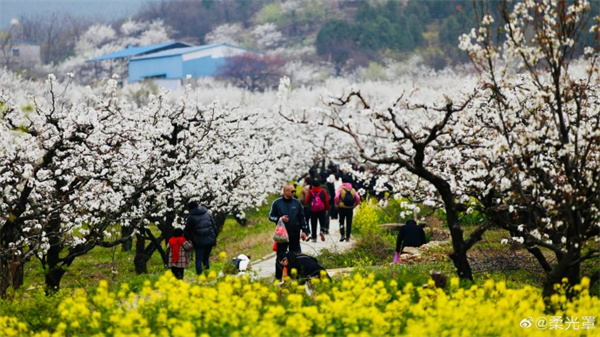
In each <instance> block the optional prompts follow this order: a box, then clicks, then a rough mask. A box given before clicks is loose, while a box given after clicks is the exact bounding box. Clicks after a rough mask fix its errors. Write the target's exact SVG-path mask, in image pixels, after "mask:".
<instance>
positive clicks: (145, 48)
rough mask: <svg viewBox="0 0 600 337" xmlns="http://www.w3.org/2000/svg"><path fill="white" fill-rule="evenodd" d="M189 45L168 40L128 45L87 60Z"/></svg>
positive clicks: (113, 57) (121, 56)
mask: <svg viewBox="0 0 600 337" xmlns="http://www.w3.org/2000/svg"><path fill="white" fill-rule="evenodd" d="M189 46H190V45H189V44H187V43H182V42H167V43H161V44H153V45H150V46H143V47H127V48H125V49H122V50H119V51H116V52H114V53H110V54H106V55H102V56H98V57H95V58H93V59H89V60H87V61H85V62H94V61H102V60H109V59H118V58H124V57H133V56H137V55H144V54H147V53H151V52H153V51H162V50H164V49H165V48H167V49H169V50H170V49H171V48H177V49H182V47H189Z"/></svg>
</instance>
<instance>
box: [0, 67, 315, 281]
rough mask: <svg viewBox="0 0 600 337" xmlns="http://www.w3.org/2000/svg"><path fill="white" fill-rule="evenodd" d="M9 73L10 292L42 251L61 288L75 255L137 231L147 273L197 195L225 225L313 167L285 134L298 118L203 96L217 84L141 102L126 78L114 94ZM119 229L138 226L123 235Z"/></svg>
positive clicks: (3, 219) (0, 272) (6, 232)
mask: <svg viewBox="0 0 600 337" xmlns="http://www.w3.org/2000/svg"><path fill="white" fill-rule="evenodd" d="M0 80H1V83H2V91H1V92H0V97H1V101H0V107H1V109H0V111H1V118H0V122H1V123H0V127H1V128H2V130H1V131H2V132H1V137H0V140H1V144H0V151H1V152H2V156H0V158H1V159H0V179H2V186H3V190H2V192H3V196H2V199H1V202H2V203H1V204H0V208H1V209H2V212H1V215H0V239H1V246H0V254H1V257H2V259H0V261H2V262H1V263H0V276H1V277H2V279H1V281H2V291H6V289H7V288H8V287H10V286H11V285H12V286H15V287H18V286H19V285H20V283H21V282H22V271H23V268H22V266H23V264H24V263H27V262H29V261H30V260H31V258H33V257H36V258H38V259H39V260H40V261H41V263H42V265H43V266H44V270H45V273H46V284H47V286H48V289H57V288H58V287H59V285H60V280H61V278H62V276H63V275H64V273H65V271H66V268H67V267H68V266H69V265H70V264H71V263H72V262H73V261H74V259H75V258H77V257H78V256H81V255H83V254H85V253H86V252H87V251H89V250H90V249H92V248H93V247H95V246H114V245H117V244H119V243H121V242H124V241H126V240H128V239H129V238H130V237H131V236H135V237H136V238H137V239H138V240H137V242H136V248H137V251H136V254H137V255H136V258H135V265H136V270H137V271H138V272H144V271H145V264H146V262H147V260H148V258H149V256H150V255H151V254H152V253H154V252H156V251H157V250H158V251H160V252H161V253H162V255H163V259H166V256H165V254H164V253H165V252H164V249H163V248H162V246H164V242H165V241H164V240H165V239H167V238H169V237H170V235H171V232H172V230H173V228H174V227H178V226H182V225H183V221H184V220H183V219H184V216H185V215H184V212H183V209H184V207H185V205H186V203H187V202H188V201H190V200H196V201H198V202H200V203H201V204H204V205H205V206H207V207H208V208H209V210H210V211H211V213H212V214H213V215H214V216H215V218H217V219H218V221H219V223H220V225H222V224H223V222H224V219H225V217H226V216H227V215H228V214H231V213H234V214H236V215H239V216H243V212H244V210H247V209H249V208H251V207H255V206H257V205H259V204H261V203H262V202H263V201H264V200H265V199H266V197H267V196H268V195H270V194H272V193H274V192H276V191H277V190H278V188H279V187H280V186H282V184H283V183H284V182H285V181H287V180H288V179H289V178H290V177H294V176H297V175H299V172H300V170H301V169H303V168H305V167H306V166H307V165H308V163H307V162H306V158H309V157H310V156H309V155H296V152H297V151H295V150H294V148H295V147H294V143H293V139H291V140H290V141H287V139H288V138H289V137H288V135H291V134H293V133H292V132H291V127H290V126H286V125H284V124H285V123H280V122H282V121H281V120H280V119H279V118H276V117H277V116H276V113H275V112H274V111H273V110H272V109H264V108H260V105H255V103H256V102H255V101H251V100H249V99H247V100H244V101H242V102H240V103H239V104H238V105H230V104H220V103H218V102H215V103H212V104H208V105H203V104H200V103H198V102H200V101H202V100H203V99H204V97H203V96H204V95H207V94H209V93H207V92H206V91H203V90H198V91H192V90H189V89H188V90H187V91H186V92H185V93H184V94H183V95H176V94H174V93H173V94H171V93H168V92H163V93H161V94H160V95H158V96H155V97H150V99H149V103H148V104H147V105H142V106H138V105H136V104H134V103H132V102H129V101H127V100H126V99H125V98H124V96H122V94H121V93H120V91H119V89H118V86H117V81H116V80H111V81H109V82H108V86H107V87H106V89H104V91H102V90H98V89H91V88H81V87H77V86H75V85H72V84H70V85H67V84H63V83H61V82H59V81H56V79H55V77H54V76H50V77H49V79H48V81H47V83H46V84H45V85H38V84H35V83H33V82H27V81H23V80H21V79H19V78H17V77H15V76H12V75H9V74H7V73H5V72H2V73H0ZM223 91H224V92H227V93H231V91H232V89H231V88H225V89H223ZM210 94H214V93H210ZM210 94H209V95H210ZM221 94H223V93H221ZM201 96H202V97H201ZM215 96H217V95H215ZM272 96H274V95H272ZM308 152H309V153H310V151H308ZM120 228H124V229H129V230H125V231H124V232H125V233H126V235H123V236H121V237H119V235H118V231H119V229H120ZM157 229H158V230H157ZM157 233H158V234H157Z"/></svg>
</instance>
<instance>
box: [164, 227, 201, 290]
mask: <svg viewBox="0 0 600 337" xmlns="http://www.w3.org/2000/svg"><path fill="white" fill-rule="evenodd" d="M193 248H194V247H193V246H192V243H191V242H190V241H188V240H186V238H185V236H184V233H183V229H181V228H175V230H174V231H173V236H172V237H171V238H170V239H169V242H168V244H167V255H168V263H167V266H168V267H169V268H171V272H173V275H175V277H176V278H178V279H180V280H182V279H183V273H184V271H185V268H187V267H189V266H190V253H191V251H192V249H193Z"/></svg>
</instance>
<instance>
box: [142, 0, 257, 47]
mask: <svg viewBox="0 0 600 337" xmlns="http://www.w3.org/2000/svg"><path fill="white" fill-rule="evenodd" d="M266 2H267V1H266V0H254V1H244V0H223V1H214V0H203V1H189V0H175V1H160V2H152V3H149V4H148V5H147V6H146V7H145V8H144V9H143V10H142V11H141V12H140V13H138V14H137V15H136V16H135V18H134V19H135V20H137V21H153V20H164V22H165V24H166V25H168V26H170V27H173V29H174V30H175V31H176V33H175V34H174V38H175V39H178V40H182V39H183V40H194V41H196V43H199V44H204V43H205V40H204V39H205V36H206V34H208V33H210V32H211V31H213V29H214V28H215V27H217V26H219V25H222V24H234V23H241V25H242V26H243V27H244V28H248V27H249V26H250V22H251V19H252V17H253V15H254V14H255V13H256V12H257V11H258V10H260V8H262V6H263V5H264V4H265V3H266Z"/></svg>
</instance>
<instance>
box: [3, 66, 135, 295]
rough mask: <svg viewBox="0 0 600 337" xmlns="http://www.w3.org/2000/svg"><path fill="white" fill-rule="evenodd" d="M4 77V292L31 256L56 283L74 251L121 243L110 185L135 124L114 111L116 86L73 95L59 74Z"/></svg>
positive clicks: (18, 278)
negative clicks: (37, 80)
mask: <svg viewBox="0 0 600 337" xmlns="http://www.w3.org/2000/svg"><path fill="white" fill-rule="evenodd" d="M0 78H1V81H2V87H3V90H2V92H1V94H0V95H1V98H0V107H1V109H0V111H1V119H0V128H1V129H2V130H1V132H0V141H1V144H0V152H1V153H2V155H1V156H0V158H1V159H0V179H1V181H2V188H3V194H2V199H0V209H1V212H0V257H1V258H0V261H1V262H0V277H1V279H0V285H1V286H0V292H1V293H2V294H4V292H5V291H6V290H7V288H8V287H10V286H13V287H15V288H18V287H19V286H20V285H21V283H22V276H23V274H22V273H23V264H24V263H26V262H28V261H29V260H30V259H31V258H33V257H37V258H38V259H39V260H40V262H41V263H42V266H43V268H44V272H45V277H46V285H47V287H48V290H53V289H57V288H58V286H59V284H60V280H61V278H62V276H63V275H64V273H65V271H66V268H67V267H68V266H69V265H70V264H71V263H72V262H73V260H74V259H75V258H76V257H78V256H81V255H83V254H85V253H87V252H88V251H89V250H90V249H92V248H93V247H95V246H97V245H101V246H111V245H116V244H118V243H119V240H114V239H110V238H108V236H109V235H110V230H111V228H112V226H113V225H114V224H115V222H116V221H117V220H118V219H117V218H115V217H114V215H115V214H118V208H119V203H118V202H116V200H114V199H113V198H112V197H111V195H110V194H109V193H107V192H109V191H107V183H108V182H109V181H112V180H114V179H115V174H116V173H117V170H116V168H119V167H123V166H124V165H126V162H125V161H122V158H126V157H127V154H126V153H124V152H123V151H122V149H124V148H125V147H123V145H124V144H125V143H128V142H130V141H131V139H130V135H131V133H132V131H134V130H131V129H128V128H127V124H125V123H123V122H122V121H123V120H122V118H121V117H122V115H120V114H119V113H118V112H115V111H112V110H111V109H109V107H110V106H111V104H112V100H113V97H112V96H111V95H110V92H108V93H107V94H106V95H104V96H102V95H100V96H96V95H94V94H93V93H91V92H80V93H79V94H76V95H72V94H70V95H67V93H69V92H70V90H72V88H71V87H68V85H63V84H61V83H60V82H57V81H56V78H55V77H54V76H53V75H51V76H49V78H48V80H47V84H46V85H45V86H39V85H35V84H31V83H27V82H25V81H22V80H20V79H19V78H16V77H13V76H11V75H8V74H6V73H2V75H1V76H0ZM44 91H45V92H44ZM11 95H12V96H14V97H11ZM24 95H31V96H29V97H25V96H24Z"/></svg>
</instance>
